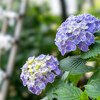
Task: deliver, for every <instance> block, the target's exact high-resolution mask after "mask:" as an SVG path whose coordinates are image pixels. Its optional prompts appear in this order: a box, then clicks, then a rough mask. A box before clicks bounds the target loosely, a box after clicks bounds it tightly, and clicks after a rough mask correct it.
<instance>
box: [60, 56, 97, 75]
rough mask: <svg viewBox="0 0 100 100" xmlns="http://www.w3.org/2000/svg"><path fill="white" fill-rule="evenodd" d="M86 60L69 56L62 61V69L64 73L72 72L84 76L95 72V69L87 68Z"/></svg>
mask: <svg viewBox="0 0 100 100" xmlns="http://www.w3.org/2000/svg"><path fill="white" fill-rule="evenodd" d="M85 62H86V59H82V58H81V56H80V55H79V56H71V57H70V56H69V57H67V58H65V59H63V60H61V61H60V69H61V70H62V71H71V74H73V75H77V74H83V73H86V72H90V71H94V70H95V68H94V67H90V66H86V65H85V64H84V63H85Z"/></svg>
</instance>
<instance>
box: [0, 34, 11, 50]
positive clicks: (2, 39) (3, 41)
mask: <svg viewBox="0 0 100 100" xmlns="http://www.w3.org/2000/svg"><path fill="white" fill-rule="evenodd" d="M11 45H12V37H11V36H10V35H4V34H0V49H3V50H8V49H10V48H11Z"/></svg>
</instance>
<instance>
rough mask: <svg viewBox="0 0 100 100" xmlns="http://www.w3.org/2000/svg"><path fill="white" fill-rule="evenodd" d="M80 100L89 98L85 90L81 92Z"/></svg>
mask: <svg viewBox="0 0 100 100" xmlns="http://www.w3.org/2000/svg"><path fill="white" fill-rule="evenodd" d="M81 100H89V98H88V95H87V93H86V91H84V92H83V93H82V94H81Z"/></svg>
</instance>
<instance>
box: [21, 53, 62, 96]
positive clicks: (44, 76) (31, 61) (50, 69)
mask: <svg viewBox="0 0 100 100" xmlns="http://www.w3.org/2000/svg"><path fill="white" fill-rule="evenodd" d="M58 65H59V62H58V60H57V59H56V58H54V57H53V56H49V55H43V54H41V55H40V56H38V57H34V56H33V57H29V58H28V61H26V63H25V64H24V66H23V67H22V73H21V76H20V77H21V80H22V81H23V85H24V86H27V87H28V89H29V91H31V92H32V93H33V94H36V95H39V94H41V92H42V90H43V89H44V88H45V87H46V85H47V83H48V82H50V83H53V82H54V79H55V76H57V75H60V73H61V72H60V70H59V69H58Z"/></svg>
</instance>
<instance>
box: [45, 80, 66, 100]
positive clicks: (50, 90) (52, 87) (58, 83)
mask: <svg viewBox="0 0 100 100" xmlns="http://www.w3.org/2000/svg"><path fill="white" fill-rule="evenodd" d="M63 86H65V83H64V81H62V80H61V79H56V80H55V82H54V83H52V84H51V83H49V84H48V85H47V86H46V90H45V93H46V95H47V97H48V98H49V99H50V100H52V99H53V98H58V96H57V95H56V94H55V91H56V90H57V89H59V87H63ZM58 99H59V98H58Z"/></svg>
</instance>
